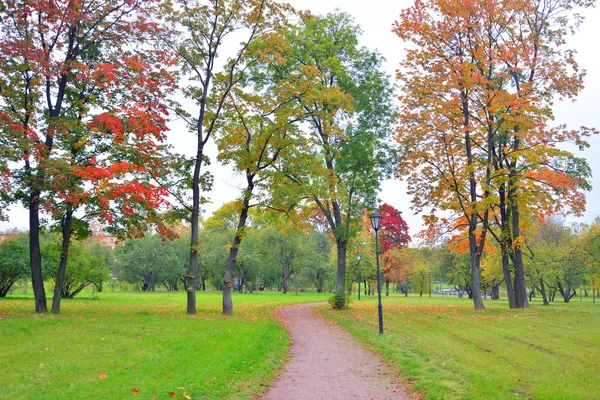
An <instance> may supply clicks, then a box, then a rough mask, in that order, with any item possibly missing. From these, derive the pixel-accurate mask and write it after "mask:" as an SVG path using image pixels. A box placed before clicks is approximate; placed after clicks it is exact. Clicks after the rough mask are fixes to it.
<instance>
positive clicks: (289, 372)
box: [263, 304, 409, 400]
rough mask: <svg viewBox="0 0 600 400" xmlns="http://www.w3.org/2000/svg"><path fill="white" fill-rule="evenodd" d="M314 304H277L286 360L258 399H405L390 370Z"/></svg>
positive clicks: (405, 393) (404, 393)
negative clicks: (287, 347)
mask: <svg viewBox="0 0 600 400" xmlns="http://www.w3.org/2000/svg"><path fill="white" fill-rule="evenodd" d="M315 305H316V304H297V305H293V306H287V307H282V308H281V309H279V318H280V320H281V321H282V322H283V323H284V325H285V326H286V327H287V329H288V331H289V333H290V336H291V338H292V346H291V348H290V352H291V355H292V358H291V360H289V361H288V363H287V364H286V365H285V367H284V370H283V372H282V373H281V375H280V376H279V378H278V379H277V380H276V381H275V385H274V386H273V388H272V389H271V390H270V391H269V392H267V394H266V395H265V397H263V399H266V400H285V399H294V400H296V399H311V400H314V399H328V400H329V399H408V398H409V397H408V392H407V390H406V388H405V387H403V386H402V385H401V384H400V383H399V382H398V381H397V379H396V377H395V374H394V372H393V371H392V370H391V369H390V368H389V367H388V366H387V365H385V364H384V363H383V362H382V361H380V360H379V359H378V358H377V357H376V356H375V355H374V354H373V353H372V352H370V351H367V350H366V349H364V348H363V347H362V346H361V345H360V344H359V343H358V342H357V341H356V339H354V338H353V337H352V336H351V335H350V334H349V333H347V332H345V331H343V330H342V329H340V328H339V327H337V326H335V325H333V324H332V323H331V322H329V321H328V320H326V319H325V318H324V317H322V316H320V315H317V314H316V313H315V312H314V311H313V310H312V308H313V307H314V306H315Z"/></svg>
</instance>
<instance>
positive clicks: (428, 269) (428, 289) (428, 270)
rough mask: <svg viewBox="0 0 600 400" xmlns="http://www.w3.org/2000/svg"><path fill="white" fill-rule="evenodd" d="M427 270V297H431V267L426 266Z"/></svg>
mask: <svg viewBox="0 0 600 400" xmlns="http://www.w3.org/2000/svg"><path fill="white" fill-rule="evenodd" d="M427 272H428V273H429V287H428V288H427V291H428V292H429V298H431V268H427Z"/></svg>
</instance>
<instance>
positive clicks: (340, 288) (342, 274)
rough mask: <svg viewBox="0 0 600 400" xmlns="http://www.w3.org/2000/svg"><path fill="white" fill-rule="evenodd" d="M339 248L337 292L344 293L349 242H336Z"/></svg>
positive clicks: (337, 240) (338, 240)
mask: <svg viewBox="0 0 600 400" xmlns="http://www.w3.org/2000/svg"><path fill="white" fill-rule="evenodd" d="M335 243H336V247H337V274H336V280H335V292H336V293H344V291H345V290H346V252H347V249H348V242H347V241H346V240H342V239H336V240H335Z"/></svg>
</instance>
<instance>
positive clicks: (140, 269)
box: [116, 234, 187, 292]
mask: <svg viewBox="0 0 600 400" xmlns="http://www.w3.org/2000/svg"><path fill="white" fill-rule="evenodd" d="M116 256H117V261H116V262H117V264H118V266H119V269H121V270H122V271H123V277H124V278H125V280H126V281H127V282H130V283H138V284H140V287H141V290H142V291H151V292H154V291H155V290H156V285H157V284H160V283H162V282H164V281H171V282H173V281H177V280H182V281H183V278H184V276H185V270H186V267H187V262H186V258H185V257H184V256H185V254H184V253H182V251H181V247H180V246H177V243H175V242H173V241H165V240H164V238H162V237H161V236H160V235H156V234H154V235H152V234H150V235H146V236H145V237H142V238H139V239H131V240H127V241H125V244H124V246H122V247H118V248H117V254H116Z"/></svg>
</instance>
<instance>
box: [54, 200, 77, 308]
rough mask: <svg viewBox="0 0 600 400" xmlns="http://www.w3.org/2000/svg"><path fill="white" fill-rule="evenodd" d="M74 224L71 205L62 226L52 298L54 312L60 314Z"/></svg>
mask: <svg viewBox="0 0 600 400" xmlns="http://www.w3.org/2000/svg"><path fill="white" fill-rule="evenodd" d="M72 222H73V208H72V207H71V206H70V205H69V206H68V207H67V212H66V214H65V215H64V216H63V220H62V221H61V225H62V246H61V253H60V263H59V264H58V271H57V272H56V282H55V286H54V297H53V298H52V312H53V313H56V314H58V313H60V300H61V297H62V292H63V283H64V281H65V272H66V270H67V261H68V259H69V245H70V244H71V234H72V233H73V232H72V230H71V225H72Z"/></svg>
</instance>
